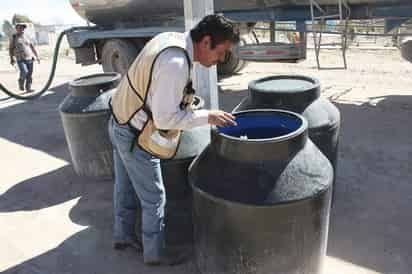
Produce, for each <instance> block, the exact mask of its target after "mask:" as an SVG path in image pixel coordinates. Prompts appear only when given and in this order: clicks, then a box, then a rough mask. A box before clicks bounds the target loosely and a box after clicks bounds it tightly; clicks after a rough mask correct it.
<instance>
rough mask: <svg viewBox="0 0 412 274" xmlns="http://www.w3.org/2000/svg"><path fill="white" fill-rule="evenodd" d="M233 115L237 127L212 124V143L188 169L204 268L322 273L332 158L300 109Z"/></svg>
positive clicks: (199, 261) (207, 270)
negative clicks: (309, 133) (314, 136)
mask: <svg viewBox="0 0 412 274" xmlns="http://www.w3.org/2000/svg"><path fill="white" fill-rule="evenodd" d="M235 116H236V120H237V123H238V126H230V127H226V128H218V129H213V130H212V140H211V144H210V145H209V146H208V147H207V148H206V149H205V150H204V151H203V152H202V153H201V154H200V155H199V156H198V157H197V158H196V159H195V161H194V162H193V164H192V165H191V167H190V170H189V181H190V183H191V186H192V188H193V218H194V220H193V223H194V231H195V258H196V263H197V266H198V268H199V270H200V272H201V273H203V274H209V273H210V274H212V273H219V274H226V273H227V274H229V273H230V274H238V273H254V274H267V273H279V274H280V273H281V274H296V273H311V274H318V273H321V268H322V261H323V259H324V257H325V252H326V246H327V236H328V226H329V213H330V201H331V184H332V179H333V169H332V166H331V164H330V162H329V161H328V160H327V158H326V157H325V156H324V155H323V154H322V153H321V152H320V151H319V149H318V148H317V147H316V146H315V145H314V144H313V143H312V142H311V141H310V139H309V138H307V122H306V119H305V118H303V117H302V116H300V115H298V114H294V113H291V112H287V111H279V110H266V111H244V112H239V113H237V114H235Z"/></svg>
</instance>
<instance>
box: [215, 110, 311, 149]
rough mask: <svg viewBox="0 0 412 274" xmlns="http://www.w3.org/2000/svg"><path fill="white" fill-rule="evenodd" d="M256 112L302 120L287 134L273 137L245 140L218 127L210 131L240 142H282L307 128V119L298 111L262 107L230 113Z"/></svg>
mask: <svg viewBox="0 0 412 274" xmlns="http://www.w3.org/2000/svg"><path fill="white" fill-rule="evenodd" d="M258 112H265V113H283V114H288V115H292V116H295V117H297V118H299V119H300V120H301V121H302V124H301V125H300V126H299V127H298V128H297V129H296V130H294V131H292V132H290V133H288V134H285V135H282V136H277V137H273V138H261V139H246V140H245V139H241V138H239V137H234V136H231V135H228V134H225V133H222V132H220V131H219V129H218V128H217V127H216V126H213V127H212V132H214V133H215V134H216V135H219V136H221V137H223V138H225V139H228V140H230V141H241V142H242V143H249V144H251V143H262V142H282V141H285V140H289V139H291V138H293V137H297V136H299V135H301V134H303V133H305V132H306V131H307V130H308V121H307V119H306V118H305V117H304V116H302V115H301V114H299V113H296V112H292V111H288V110H283V109H266V108H262V109H253V110H241V111H235V112H233V113H232V114H233V115H234V116H236V115H238V114H243V113H258Z"/></svg>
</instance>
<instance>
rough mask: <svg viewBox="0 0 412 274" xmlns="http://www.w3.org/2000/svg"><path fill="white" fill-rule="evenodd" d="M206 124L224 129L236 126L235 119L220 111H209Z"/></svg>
mask: <svg viewBox="0 0 412 274" xmlns="http://www.w3.org/2000/svg"><path fill="white" fill-rule="evenodd" d="M208 122H209V124H211V125H215V126H219V127H224V126H229V125H233V126H236V125H237V124H236V122H235V117H234V116H233V115H232V114H230V113H227V112H224V111H222V110H210V111H209V115H208Z"/></svg>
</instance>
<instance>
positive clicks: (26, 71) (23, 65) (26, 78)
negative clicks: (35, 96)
mask: <svg viewBox="0 0 412 274" xmlns="http://www.w3.org/2000/svg"><path fill="white" fill-rule="evenodd" d="M17 66H18V67H19V70H20V77H19V85H20V87H22V88H23V87H24V82H26V89H29V88H30V87H31V83H32V82H33V80H32V79H33V78H32V75H33V60H19V61H17Z"/></svg>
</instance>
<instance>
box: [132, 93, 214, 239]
mask: <svg viewBox="0 0 412 274" xmlns="http://www.w3.org/2000/svg"><path fill="white" fill-rule="evenodd" d="M203 105H204V101H203V100H202V99H201V98H200V97H196V99H195V102H194V108H201V107H202V106H203ZM209 143H210V126H203V127H197V128H193V129H191V130H184V131H182V137H181V140H180V144H179V148H178V150H177V153H176V155H175V157H174V158H173V159H171V160H162V161H161V168H162V177H163V183H164V186H165V189H166V214H165V215H166V216H165V232H166V243H167V244H168V245H172V246H183V245H192V244H193V222H192V189H191V187H190V185H189V181H188V170H189V166H190V164H191V163H192V161H193V159H194V158H195V157H196V156H197V155H199V154H200V152H202V151H203V149H204V148H205V147H206V146H207V145H208V144H209ZM137 212H138V214H137V226H136V230H137V235H138V236H139V237H140V236H141V209H140V207H139V208H138V211H137Z"/></svg>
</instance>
